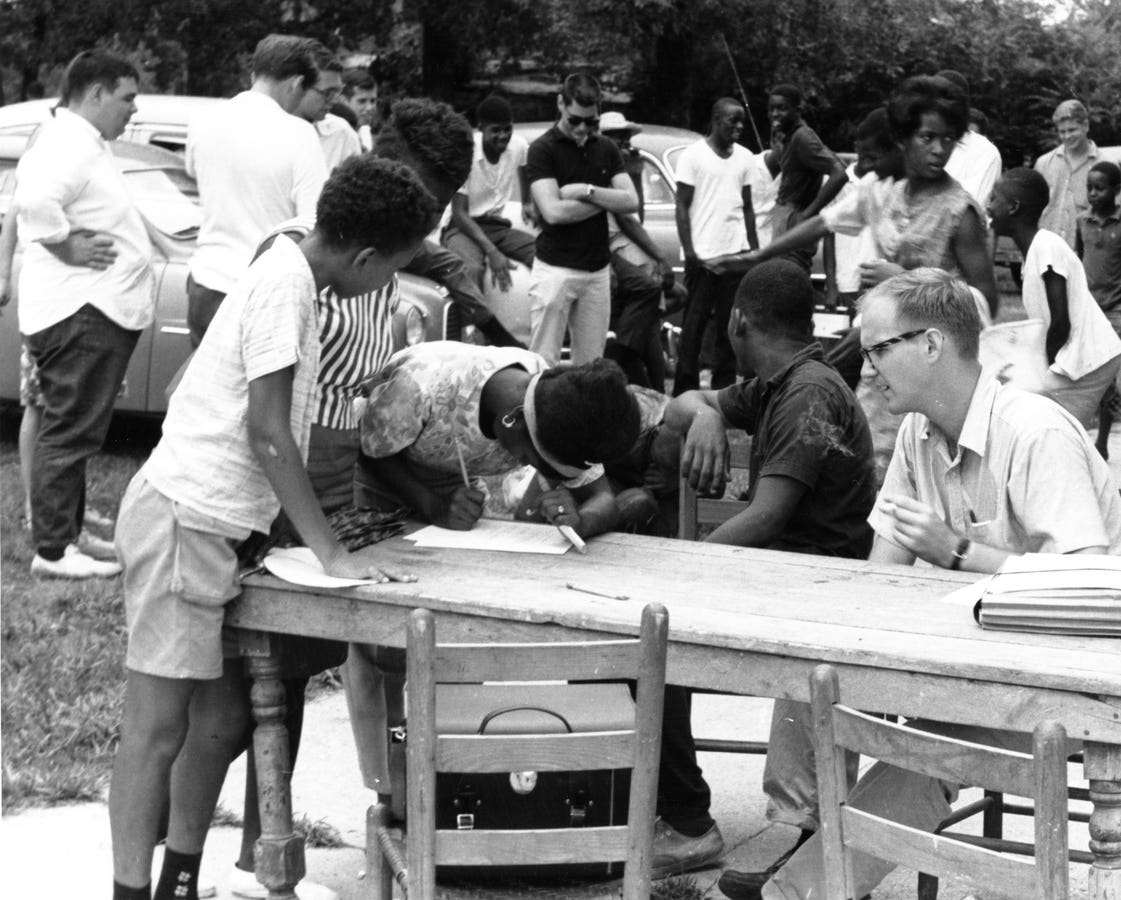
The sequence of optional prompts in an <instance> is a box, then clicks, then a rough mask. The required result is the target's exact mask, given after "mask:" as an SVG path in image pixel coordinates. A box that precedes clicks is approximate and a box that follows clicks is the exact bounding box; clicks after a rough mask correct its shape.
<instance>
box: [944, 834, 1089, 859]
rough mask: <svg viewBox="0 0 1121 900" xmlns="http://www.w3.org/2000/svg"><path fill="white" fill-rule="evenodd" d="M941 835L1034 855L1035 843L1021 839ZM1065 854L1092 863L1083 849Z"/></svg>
mask: <svg viewBox="0 0 1121 900" xmlns="http://www.w3.org/2000/svg"><path fill="white" fill-rule="evenodd" d="M942 837H948V838H953V839H954V840H955V841H961V842H962V843H963V844H972V845H973V846H975V847H984V848H985V849H986V850H995V851H996V852H997V853H1015V854H1016V855H1017V856H1035V844H1027V843H1024V842H1023V841H1006V840H1004V839H1003V838H987V837H983V836H982V835H979V834H961V833H959V832H957V831H943V832H942ZM1067 855H1068V856H1069V857H1070V861H1071V862H1076V863H1082V864H1083V865H1087V866H1088V865H1092V864H1093V862H1094V855H1093V854H1092V853H1087V852H1086V851H1085V850H1069V851H1067Z"/></svg>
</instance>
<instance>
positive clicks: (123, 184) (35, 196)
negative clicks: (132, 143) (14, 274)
mask: <svg viewBox="0 0 1121 900" xmlns="http://www.w3.org/2000/svg"><path fill="white" fill-rule="evenodd" d="M16 177H17V183H16V192H15V198H14V201H13V202H14V205H15V206H16V208H17V209H18V213H17V223H18V226H19V236H20V239H21V240H22V241H23V242H25V244H26V250H25V253H24V261H23V269H22V271H21V272H20V281H19V294H20V303H19V330H20V331H21V332H22V333H23V334H36V333H37V332H39V331H42V330H43V329H44V328H49V327H50V326H51V325H55V324H57V323H58V322H61V321H63V320H64V319H67V318H69V317H70V316H72V315H73V314H74V313H76V312H77V311H78V310H79V309H80V308H81V307H82V306H84V305H85V304H87V303H88V304H90V305H91V306H94V307H95V308H97V309H98V310H100V311H101V312H102V313H104V314H105V315H106V316H107V317H108V318H109V319H110V320H112V321H113V322H115V323H116V324H118V325H120V326H121V327H122V328H128V329H135V330H140V329H142V328H146V327H147V326H148V325H149V324H151V322H152V319H153V317H154V315H155V295H154V287H155V279H154V277H153V275H152V267H151V257H152V244H151V241H150V240H149V239H148V232H147V230H146V229H145V227H144V220H143V219H142V218H141V216H140V211H139V210H138V209H137V207H136V204H135V202H134V201H133V197H132V194H131V193H130V191H129V186H128V184H127V181H126V179H125V176H124V175H123V174H122V173H121V171H120V169H119V168H118V167H117V164H116V162H115V161H114V159H113V154H112V151H111V150H110V149H109V144H108V143H107V142H106V141H105V140H104V139H103V138H102V137H101V135H100V133H99V132H98V131H97V129H96V128H94V126H93V125H91V124H90V123H89V122H88V121H87V120H86V119H84V118H82V117H81V116H79V115H76V114H75V113H72V112H70V111H69V110H67V109H59V110H58V111H57V112H56V114H55V118H54V119H52V120H49V121H47V122H46V123H44V125H43V126H42V131H41V132H40V133H39V136H38V139H37V140H36V141H35V143H34V145H33V146H32V147H31V148H30V149H29V150H28V151H27V152H26V153H25V154H24V155H23V157H22V159H20V161H19V166H18V167H17V169H16ZM79 230H89V231H95V232H97V233H99V234H103V235H107V236H109V237H110V238H112V240H113V249H114V250H116V251H117V258H116V259H115V260H114V261H113V264H112V265H111V266H110V267H109V268H107V269H93V268H90V267H89V266H72V265H69V264H68V263H64V262H62V261H61V260H60V259H58V258H57V257H56V256H55V255H54V254H53V253H52V252H51V251H50V250H48V249H47V248H46V247H44V246H43V244H55V243H58V242H59V241H62V240H65V239H66V238H67V237H68V236H69V235H70V233H71V232H72V231H79Z"/></svg>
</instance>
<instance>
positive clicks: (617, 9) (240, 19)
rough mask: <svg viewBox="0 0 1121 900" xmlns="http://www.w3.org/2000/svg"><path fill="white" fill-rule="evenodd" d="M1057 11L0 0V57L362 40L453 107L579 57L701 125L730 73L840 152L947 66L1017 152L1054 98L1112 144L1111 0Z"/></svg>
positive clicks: (599, 1)
mask: <svg viewBox="0 0 1121 900" xmlns="http://www.w3.org/2000/svg"><path fill="white" fill-rule="evenodd" d="M1067 8H1068V10H1069V12H1068V13H1067V14H1066V16H1065V18H1062V19H1061V20H1055V19H1054V18H1049V16H1053V12H1052V5H1051V4H1045V3H1041V2H1039V0H751V2H750V3H745V2H743V0H457V2H455V3H448V2H447V0H403V2H402V0H396V2H395V0H331V2H330V3H328V2H326V0H316V2H312V0H83V2H82V3H72V2H66V0H0V70H2V71H3V72H4V73H5V75H6V79H5V85H6V86H7V88H8V91H9V95H15V96H8V98H7V99H22V97H23V96H26V94H27V92H28V90H29V88H30V87H31V85H32V83H33V82H35V81H44V82H50V81H51V79H52V77H57V72H58V71H59V70H60V68H61V66H63V65H64V64H65V62H66V61H67V60H68V59H69V58H70V57H71V56H72V55H73V54H74V53H76V52H77V51H78V50H80V49H83V48H84V47H86V46H89V45H91V44H93V43H100V44H103V45H107V46H112V47H115V48H116V49H118V50H120V51H122V52H125V53H127V54H128V55H130V57H131V58H133V59H134V60H135V61H137V62H138V63H139V64H140V65H141V66H142V68H143V71H144V73H145V85H144V86H145V87H146V88H148V89H153V90H160V91H181V92H186V93H196V94H212V95H223V94H230V93H233V92H234V91H236V90H238V89H239V88H240V87H242V86H243V85H244V83H245V79H246V75H247V73H246V60H247V58H248V55H249V53H250V52H251V51H252V48H253V45H254V44H255V43H256V41H257V40H258V39H259V38H260V37H261V36H262V35H263V34H266V33H268V32H270V31H283V32H291V33H303V34H309V35H311V36H314V37H317V38H319V39H321V40H323V41H324V42H325V43H327V44H328V45H329V46H331V47H332V48H336V49H345V50H355V49H363V50H366V51H372V52H375V53H377V54H379V55H380V56H381V58H382V61H383V63H385V65H384V66H383V71H384V72H385V74H387V75H388V76H389V78H390V81H391V82H392V83H393V84H394V85H395V88H396V89H397V90H399V91H402V92H410V93H416V92H423V93H426V94H430V95H433V96H437V97H441V98H444V99H451V100H453V101H456V102H460V103H462V104H464V105H466V104H468V103H469V102H470V99H471V97H472V96H474V95H473V94H471V93H470V92H471V91H472V90H473V91H475V92H476V93H477V92H478V91H479V90H485V85H484V87H482V88H479V87H476V88H471V87H470V85H471V84H473V83H475V81H474V80H477V79H479V78H483V79H484V81H485V79H486V78H493V77H496V76H497V74H498V73H502V72H509V71H518V70H520V69H523V68H525V67H526V66H527V64H529V63H535V64H536V65H537V67H538V69H539V70H540V71H541V72H543V73H544V74H545V75H546V76H547V78H554V79H555V78H559V77H560V76H561V75H563V74H564V73H566V72H569V71H572V70H574V69H578V68H586V69H589V70H592V71H595V72H597V73H600V74H601V75H602V76H603V77H604V80H605V82H606V83H608V84H609V85H610V86H611V87H613V88H615V89H618V90H621V91H624V92H626V93H627V94H628V95H629V96H630V98H631V99H630V104H629V106H628V112H629V114H630V115H631V116H632V117H634V118H638V119H641V120H644V121H650V122H661V123H666V124H678V125H688V126H691V127H693V128H697V129H703V128H704V127H705V125H706V122H707V119H708V111H709V109H710V107H711V104H712V102H713V100H715V99H716V98H717V97H720V96H724V95H728V94H732V95H740V89H741V86H742V91H743V96H745V97H746V99H747V101H748V105H749V109H750V110H751V111H752V113H753V114H754V118H755V121H756V125H757V126H758V129H759V131H760V133H761V136H762V138H763V140H766V139H767V125H766V116H765V114H764V111H765V104H766V93H767V88H768V86H769V85H772V84H774V83H776V82H777V81H780V80H781V81H792V82H795V83H797V84H799V85H800V86H801V87H802V88H803V91H804V93H805V94H806V96H807V99H808V118H809V119H810V121H811V122H812V123H813V124H814V126H815V127H816V128H817V129H818V131H819V132H820V133H821V134H822V136H823V137H825V138H826V140H827V141H829V142H830V143H831V144H832V145H833V146H835V147H837V148H838V149H846V148H848V147H849V146H850V145H851V139H852V131H853V129H854V127H855V125H856V123H857V122H859V120H860V118H862V117H863V115H864V114H866V113H867V112H868V111H869V110H870V109H872V108H874V107H875V106H877V105H879V104H880V103H882V102H883V100H884V98H885V96H886V95H887V94H888V93H890V91H891V89H892V87H893V86H894V85H895V84H897V83H898V82H899V81H900V79H902V78H904V77H906V76H908V75H913V74H920V73H933V72H935V71H938V70H939V69H943V68H952V69H956V70H958V71H960V72H962V73H963V74H964V75H965V76H966V77H967V78H968V79H969V82H970V84H971V87H972V94H973V96H972V102H973V105H974V106H976V107H978V108H979V109H981V110H982V111H984V112H985V113H986V114H987V115H988V116H989V118H990V122H991V127H990V132H989V133H990V136H991V137H992V138H993V139H994V140H995V141H996V142H997V144H998V145H999V146H1001V147H1002V149H1003V150H1004V151H1005V156H1006V161H1008V162H1010V163H1015V162H1019V161H1020V158H1021V157H1023V156H1034V155H1036V154H1038V153H1039V152H1040V151H1041V150H1043V149H1046V146H1047V145H1048V143H1049V142H1050V141H1051V129H1050V112H1051V110H1052V109H1053V107H1054V105H1055V104H1056V103H1057V102H1058V101H1059V100H1061V99H1064V98H1066V97H1078V98H1079V99H1081V100H1082V101H1083V102H1084V103H1086V105H1087V106H1088V107H1089V108H1090V110H1091V115H1092V119H1093V129H1092V134H1093V136H1094V137H1095V138H1096V139H1097V140H1098V141H1099V142H1101V143H1107V144H1112V143H1121V67H1119V66H1117V64H1116V59H1117V47H1118V46H1121V0H1071V2H1070V5H1069V6H1068V7H1067ZM737 75H738V80H737ZM50 87H51V85H50V84H48V89H49V88H50ZM2 99H5V98H4V97H0V100H2ZM745 140H746V141H747V142H748V143H749V144H750V143H754V139H753V138H752V137H751V135H750V134H749V135H748V136H747V137H746V138H745Z"/></svg>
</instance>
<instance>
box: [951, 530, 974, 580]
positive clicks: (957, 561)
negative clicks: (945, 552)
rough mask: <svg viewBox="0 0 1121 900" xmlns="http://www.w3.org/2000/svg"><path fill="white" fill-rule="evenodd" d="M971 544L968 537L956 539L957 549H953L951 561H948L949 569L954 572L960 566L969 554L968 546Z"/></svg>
mask: <svg viewBox="0 0 1121 900" xmlns="http://www.w3.org/2000/svg"><path fill="white" fill-rule="evenodd" d="M971 544H972V541H970V540H969V538H965V537H963V538H962V539H961V540H960V541H958V546H957V549H956V550H955V551H954V559H953V562H951V563H950V569H951V570H952V571H954V572H956V571H957V570H958V569H960V568H961V564H962V562H963V561H964V560H965V558H966V557H967V556H968V555H969V547H970V545H971Z"/></svg>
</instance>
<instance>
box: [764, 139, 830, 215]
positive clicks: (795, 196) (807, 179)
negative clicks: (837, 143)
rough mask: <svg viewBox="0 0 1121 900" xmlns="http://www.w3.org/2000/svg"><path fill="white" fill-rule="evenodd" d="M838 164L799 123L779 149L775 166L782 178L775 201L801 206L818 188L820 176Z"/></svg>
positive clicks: (827, 149) (825, 148)
mask: <svg viewBox="0 0 1121 900" xmlns="http://www.w3.org/2000/svg"><path fill="white" fill-rule="evenodd" d="M836 165H838V160H837V156H836V154H834V153H833V151H832V150H830V149H829V148H828V147H826V146H825V144H823V143H822V142H821V138H819V137H818V136H817V132H815V131H814V130H813V129H812V128H810V126H809V125H807V124H806V123H805V122H803V123H802V124H801V125H799V126H798V127H797V128H795V129H794V133H793V134H791V135H790V138H789V139H788V140H787V141H786V144H785V146H784V147H783V148H782V156H781V157H780V159H779V167H780V168H781V170H782V181H781V182H779V187H778V201H777V202H778V203H780V204H789V205H790V206H793V207H794V208H795V209H805V208H806V207H807V206H809V205H810V204H811V203H813V202H814V199H815V198H816V197H817V192H818V191H820V190H821V177H822V176H823V175H828V174H830V173H831V172H832V171H833V168H834V166H836Z"/></svg>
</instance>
